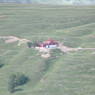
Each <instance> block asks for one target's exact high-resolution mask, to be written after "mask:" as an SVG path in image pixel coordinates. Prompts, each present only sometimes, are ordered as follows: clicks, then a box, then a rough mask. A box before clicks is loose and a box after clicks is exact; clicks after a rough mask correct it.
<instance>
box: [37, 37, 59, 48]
mask: <svg viewBox="0 0 95 95" xmlns="http://www.w3.org/2000/svg"><path fill="white" fill-rule="evenodd" d="M58 45H59V44H58V42H57V41H55V40H52V39H49V40H47V41H44V42H43V43H41V44H38V45H37V46H38V47H42V48H50V49H53V48H57V47H58Z"/></svg>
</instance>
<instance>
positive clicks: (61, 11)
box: [0, 4, 95, 95]
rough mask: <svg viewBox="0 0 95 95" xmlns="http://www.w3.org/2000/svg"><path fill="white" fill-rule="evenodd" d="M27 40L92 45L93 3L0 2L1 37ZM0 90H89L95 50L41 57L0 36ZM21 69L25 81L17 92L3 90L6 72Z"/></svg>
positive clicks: (92, 90) (30, 93) (36, 94)
mask: <svg viewBox="0 0 95 95" xmlns="http://www.w3.org/2000/svg"><path fill="white" fill-rule="evenodd" d="M10 35H13V36H17V37H21V38H26V39H29V40H31V41H39V40H40V41H43V40H47V39H48V38H53V39H55V40H58V41H61V42H64V44H65V45H67V46H69V47H84V48H85V47H93V48H95V6H85V7H83V6H80V7H77V6H75V7H73V6H67V7H66V6H44V5H31V4H30V5H17V4H14V5H11V4H0V36H10ZM0 64H3V66H1V68H0V95H94V94H95V51H93V50H89V51H88V50H85V51H77V52H70V53H67V54H65V53H64V54H63V53H61V52H58V51H56V50H55V51H53V52H52V57H51V58H48V59H44V58H41V57H40V56H39V54H38V52H37V51H36V50H34V49H29V48H26V46H25V45H22V46H20V47H19V46H17V43H12V44H5V43H4V41H3V40H0ZM16 72H22V73H24V74H25V75H27V76H28V77H29V78H30V81H29V82H28V83H27V84H25V85H23V86H20V87H19V88H21V89H22V91H16V92H15V93H13V94H10V93H9V92H8V86H7V85H8V77H9V75H11V74H12V73H16Z"/></svg>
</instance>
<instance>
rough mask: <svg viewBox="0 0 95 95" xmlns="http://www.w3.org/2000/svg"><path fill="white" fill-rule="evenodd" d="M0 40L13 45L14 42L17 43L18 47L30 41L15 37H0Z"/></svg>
mask: <svg viewBox="0 0 95 95" xmlns="http://www.w3.org/2000/svg"><path fill="white" fill-rule="evenodd" d="M0 39H3V40H4V41H5V43H14V42H17V41H18V46H20V45H21V44H24V43H27V42H29V41H30V40H27V39H23V38H22V39H21V38H18V37H16V36H0Z"/></svg>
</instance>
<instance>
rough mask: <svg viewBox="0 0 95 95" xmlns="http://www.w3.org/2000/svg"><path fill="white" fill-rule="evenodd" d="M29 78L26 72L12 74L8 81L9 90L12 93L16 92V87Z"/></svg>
mask: <svg viewBox="0 0 95 95" xmlns="http://www.w3.org/2000/svg"><path fill="white" fill-rule="evenodd" d="M28 80H29V78H28V77H26V76H25V75H24V74H20V73H17V74H12V75H11V76H10V77H9V81H8V91H9V92H10V93H14V92H15V91H16V87H18V86H21V85H24V84H26V83H27V82H28Z"/></svg>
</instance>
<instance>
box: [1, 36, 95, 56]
mask: <svg viewBox="0 0 95 95" xmlns="http://www.w3.org/2000/svg"><path fill="white" fill-rule="evenodd" d="M0 39H3V40H4V41H5V43H6V44H8V43H14V42H18V44H17V45H18V46H20V45H22V44H25V43H27V42H31V41H30V40H28V39H23V38H18V37H16V36H0ZM35 49H36V50H38V51H39V53H40V55H41V57H43V58H49V57H51V54H50V52H51V50H52V49H49V48H42V47H35ZM54 49H60V50H61V51H62V52H65V53H67V52H71V51H79V50H95V48H81V47H80V48H70V47H67V46H65V45H64V44H63V43H60V42H59V46H58V47H56V48H54Z"/></svg>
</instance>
